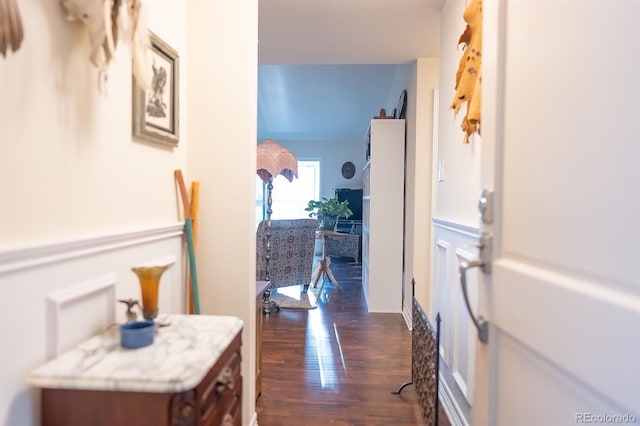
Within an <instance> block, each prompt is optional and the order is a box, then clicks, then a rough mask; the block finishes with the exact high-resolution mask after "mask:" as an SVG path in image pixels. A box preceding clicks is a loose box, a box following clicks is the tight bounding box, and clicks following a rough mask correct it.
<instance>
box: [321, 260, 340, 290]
mask: <svg viewBox="0 0 640 426" xmlns="http://www.w3.org/2000/svg"><path fill="white" fill-rule="evenodd" d="M324 268H325V272H326V273H327V277H329V281H331V282H332V283H334V284H335V285H336V287H338V288H340V284H338V280H336V277H334V276H333V272H332V271H331V260H329V259H327V261H326V262H325V264H324Z"/></svg>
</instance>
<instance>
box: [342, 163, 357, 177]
mask: <svg viewBox="0 0 640 426" xmlns="http://www.w3.org/2000/svg"><path fill="white" fill-rule="evenodd" d="M355 174H356V166H354V165H353V163H352V162H351V161H347V162H346V163H344V164H343V165H342V176H343V177H344V178H345V179H351V178H352V177H353V176H354V175H355Z"/></svg>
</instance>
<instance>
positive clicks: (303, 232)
mask: <svg viewBox="0 0 640 426" xmlns="http://www.w3.org/2000/svg"><path fill="white" fill-rule="evenodd" d="M266 225H267V221H265V220H263V221H262V222H260V224H259V225H258V230H257V231H256V280H266V279H268V280H269V281H271V285H270V286H269V288H279V287H288V286H291V285H301V284H302V285H308V284H309V282H310V281H311V274H312V272H313V254H314V248H315V239H316V230H317V229H318V221H317V220H316V219H283V220H271V238H270V242H271V250H270V259H269V262H268V268H269V270H268V271H267V232H266V231H267V229H266ZM269 295H270V293H269V290H267V291H266V292H265V297H264V300H265V301H268V299H269ZM263 306H264V308H265V313H270V312H271V310H273V309H276V310H277V309H279V307H277V305H276V306H275V307H274V306H268V305H267V303H263Z"/></svg>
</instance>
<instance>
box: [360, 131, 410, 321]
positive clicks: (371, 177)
mask: <svg viewBox="0 0 640 426" xmlns="http://www.w3.org/2000/svg"><path fill="white" fill-rule="evenodd" d="M404 144H405V120H398V119H373V120H371V124H370V125H369V129H368V131H367V135H366V136H365V149H366V152H367V157H369V161H368V162H367V164H366V165H365V167H364V170H363V181H364V182H363V183H364V191H363V206H362V207H363V210H362V213H363V217H362V285H363V287H364V292H365V297H366V299H367V306H368V310H369V312H398V313H399V312H402V256H403V247H404V245H403V233H404Z"/></svg>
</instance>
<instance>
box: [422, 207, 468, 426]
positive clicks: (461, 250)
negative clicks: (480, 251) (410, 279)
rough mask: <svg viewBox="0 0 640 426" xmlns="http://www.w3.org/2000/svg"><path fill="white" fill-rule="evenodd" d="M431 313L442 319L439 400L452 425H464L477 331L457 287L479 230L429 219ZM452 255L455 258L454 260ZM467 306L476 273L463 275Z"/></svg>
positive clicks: (466, 419)
mask: <svg viewBox="0 0 640 426" xmlns="http://www.w3.org/2000/svg"><path fill="white" fill-rule="evenodd" d="M433 236H434V239H433V240H434V247H433V253H434V268H433V283H434V286H433V292H434V293H433V294H432V300H434V306H433V310H434V312H436V311H439V312H440V315H441V317H442V323H441V340H440V342H441V343H440V345H441V347H440V356H441V357H442V358H441V366H442V367H441V369H440V375H441V380H443V381H444V383H441V384H442V389H443V391H444V395H443V397H442V399H441V401H442V403H443V405H444V406H445V411H447V413H448V414H449V417H450V418H453V419H456V421H455V422H454V424H468V423H469V422H470V420H471V417H470V414H471V412H472V411H471V410H472V404H473V392H474V383H473V381H474V373H475V371H474V367H475V339H476V338H477V331H476V329H475V327H474V325H473V322H472V321H471V317H470V316H469V313H468V311H467V308H466V305H465V302H464V297H463V295H462V288H461V287H460V272H459V267H460V262H461V261H465V260H467V261H468V260H473V259H475V258H476V257H477V245H478V243H479V240H480V230H479V229H478V228H474V227H470V226H468V225H463V224H459V223H455V222H450V221H445V220H441V219H437V218H434V219H433ZM454 254H455V256H454ZM467 281H468V290H469V296H470V304H471V306H472V309H475V307H476V304H477V296H478V293H477V284H478V277H477V271H474V270H471V271H469V272H468V273H467Z"/></svg>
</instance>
